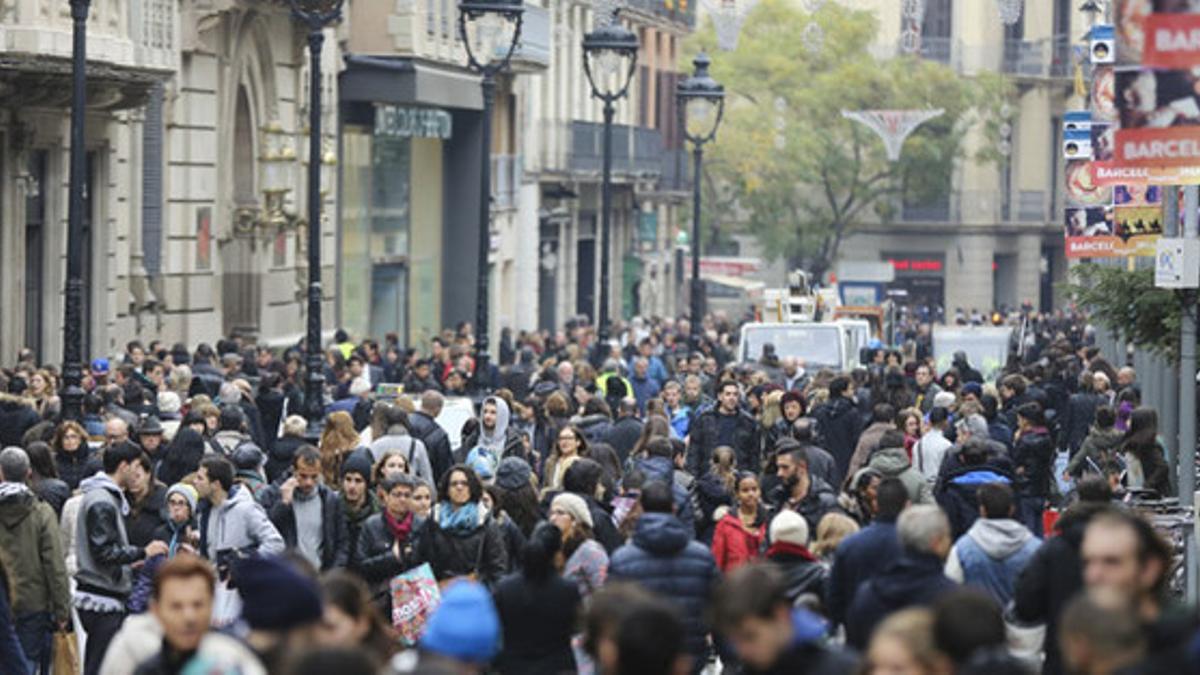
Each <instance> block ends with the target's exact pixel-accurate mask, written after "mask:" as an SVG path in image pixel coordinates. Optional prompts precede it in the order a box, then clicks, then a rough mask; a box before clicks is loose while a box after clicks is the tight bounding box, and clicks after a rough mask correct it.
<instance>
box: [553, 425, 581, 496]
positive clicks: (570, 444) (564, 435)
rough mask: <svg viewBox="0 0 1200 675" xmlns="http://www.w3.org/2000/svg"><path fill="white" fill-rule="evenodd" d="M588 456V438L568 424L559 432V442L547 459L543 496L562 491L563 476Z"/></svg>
mask: <svg viewBox="0 0 1200 675" xmlns="http://www.w3.org/2000/svg"><path fill="white" fill-rule="evenodd" d="M587 456H588V442H587V437H585V436H584V435H583V432H582V431H580V430H579V428H578V427H576V426H574V425H570V424H568V425H567V426H565V427H563V428H562V430H561V431H559V432H558V440H557V442H555V444H554V446H553V447H552V448H551V450H550V456H549V457H547V458H546V464H545V472H544V475H543V480H544V481H545V488H543V490H542V494H543V495H545V494H549V493H550V492H557V491H559V490H561V489H562V482H563V476H565V475H566V473H567V469H568V468H569V467H570V466H571V465H572V464H574V463H575V460H577V459H579V458H580V457H587Z"/></svg>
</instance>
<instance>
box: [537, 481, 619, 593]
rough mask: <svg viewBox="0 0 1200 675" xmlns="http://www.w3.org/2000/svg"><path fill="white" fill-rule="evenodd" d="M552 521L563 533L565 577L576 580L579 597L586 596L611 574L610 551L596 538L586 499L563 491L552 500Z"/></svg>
mask: <svg viewBox="0 0 1200 675" xmlns="http://www.w3.org/2000/svg"><path fill="white" fill-rule="evenodd" d="M549 520H550V522H551V523H553V524H554V526H555V527H557V528H558V529H559V531H561V532H562V540H563V545H562V554H563V555H562V557H563V560H564V561H565V562H564V564H563V568H562V575H563V578H564V579H568V580H570V581H572V582H574V583H575V585H576V586H577V587H578V589H579V595H580V597H582V598H584V599H587V598H588V597H590V596H591V595H592V593H595V592H596V591H598V590H600V587H601V586H603V585H604V580H605V579H606V578H607V577H608V552H607V551H605V550H604V546H603V545H601V544H600V542H598V541H596V535H595V532H594V530H593V529H592V528H593V523H594V522H595V521H593V520H592V513H591V511H589V510H588V506H587V502H585V501H583V497H580V496H579V495H574V494H571V493H570V492H563V493H561V494H559V495H558V496H557V497H555V498H554V501H552V502H550V518H549Z"/></svg>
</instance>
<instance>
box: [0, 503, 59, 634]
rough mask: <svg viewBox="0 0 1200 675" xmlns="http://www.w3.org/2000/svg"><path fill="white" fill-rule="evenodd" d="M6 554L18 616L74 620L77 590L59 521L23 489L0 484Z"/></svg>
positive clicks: (1, 541) (0, 539)
mask: <svg viewBox="0 0 1200 675" xmlns="http://www.w3.org/2000/svg"><path fill="white" fill-rule="evenodd" d="M0 552H3V554H4V563H5V565H4V567H5V571H6V572H7V573H8V583H9V584H10V586H11V588H12V596H11V597H10V598H9V600H10V604H11V605H12V610H13V613H14V614H26V613H30V612H49V613H50V614H52V615H53V616H54V617H55V618H56V619H58V620H60V621H68V620H70V618H71V590H70V586H69V585H68V580H67V568H66V564H65V560H66V556H65V555H64V554H63V550H62V540H60V539H59V530H58V521H57V519H56V518H55V517H54V510H53V509H52V508H50V506H49V505H48V504H45V503H43V502H40V501H38V499H37V498H36V497H35V496H34V494H33V493H32V492H31V491H30V490H29V489H28V488H26V487H25V486H24V485H23V484H22V483H0Z"/></svg>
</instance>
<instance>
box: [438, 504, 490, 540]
mask: <svg viewBox="0 0 1200 675" xmlns="http://www.w3.org/2000/svg"><path fill="white" fill-rule="evenodd" d="M479 520H480V509H479V504H477V503H476V502H467V503H466V504H463V505H462V506H460V507H458V508H454V506H453V505H451V504H450V502H443V503H442V504H439V505H438V509H437V524H438V527H440V528H442V529H443V530H446V531H447V532H452V533H454V534H470V533H471V532H474V531H475V528H477V527H479Z"/></svg>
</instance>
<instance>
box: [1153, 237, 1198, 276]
mask: <svg viewBox="0 0 1200 675" xmlns="http://www.w3.org/2000/svg"><path fill="white" fill-rule="evenodd" d="M1154 286H1155V287H1156V288H1200V239H1179V238H1171V239H1159V240H1158V248H1157V251H1156V253H1155V256H1154Z"/></svg>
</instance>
